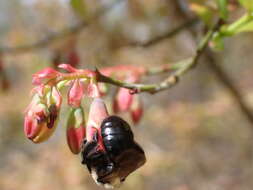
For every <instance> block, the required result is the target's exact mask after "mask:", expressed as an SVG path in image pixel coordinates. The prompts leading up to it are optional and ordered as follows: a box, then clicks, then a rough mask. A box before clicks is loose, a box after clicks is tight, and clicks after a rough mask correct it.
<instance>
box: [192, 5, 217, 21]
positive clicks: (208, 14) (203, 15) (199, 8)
mask: <svg viewBox="0 0 253 190" xmlns="http://www.w3.org/2000/svg"><path fill="white" fill-rule="evenodd" d="M190 9H191V10H192V11H193V12H194V13H195V14H197V15H198V16H199V17H200V19H201V20H202V21H203V22H204V23H205V24H207V25H210V24H211V22H212V18H213V15H214V13H213V11H211V10H210V9H209V8H208V7H206V6H203V5H200V4H197V3H191V5H190Z"/></svg>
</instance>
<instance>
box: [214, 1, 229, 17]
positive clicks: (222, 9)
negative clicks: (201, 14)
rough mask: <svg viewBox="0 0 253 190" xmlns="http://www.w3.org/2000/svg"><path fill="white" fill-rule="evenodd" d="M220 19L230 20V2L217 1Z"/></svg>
mask: <svg viewBox="0 0 253 190" xmlns="http://www.w3.org/2000/svg"><path fill="white" fill-rule="evenodd" d="M216 1H217V5H218V8H219V14H220V17H221V18H222V19H224V20H226V19H227V18H228V0H216Z"/></svg>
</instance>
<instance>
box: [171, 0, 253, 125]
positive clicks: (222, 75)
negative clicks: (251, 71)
mask: <svg viewBox="0 0 253 190" xmlns="http://www.w3.org/2000/svg"><path fill="white" fill-rule="evenodd" d="M175 2H176V5H177V8H178V10H179V12H180V14H181V15H182V16H183V17H184V19H188V15H187V13H185V11H184V10H183V8H182V7H181V6H180V3H179V2H178V1H175ZM189 31H190V34H191V35H192V37H194V36H195V32H194V31H193V30H189ZM205 58H206V60H207V64H208V66H209V68H210V69H211V70H212V71H213V72H214V73H215V75H216V77H217V79H219V81H220V82H221V83H222V84H223V85H224V86H225V87H226V88H227V89H228V90H229V91H230V94H231V96H232V97H233V98H234V100H235V102H236V103H237V104H238V106H239V108H240V110H241V112H242V113H243V114H244V115H245V116H246V117H247V119H248V121H249V122H250V123H251V124H253V112H252V110H251V109H250V108H249V106H248V105H247V103H246V101H245V100H244V97H243V96H242V94H241V93H240V90H239V89H238V88H237V86H236V85H235V84H234V83H233V82H232V81H231V79H230V76H229V75H228V74H227V73H226V72H225V71H224V69H223V68H222V67H221V66H220V65H219V64H218V63H217V61H216V60H215V59H214V57H213V54H212V52H211V51H210V50H208V51H207V52H206V53H205Z"/></svg>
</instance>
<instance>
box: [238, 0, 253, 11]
mask: <svg viewBox="0 0 253 190" xmlns="http://www.w3.org/2000/svg"><path fill="white" fill-rule="evenodd" d="M239 3H240V4H241V5H242V6H243V7H244V8H246V9H247V10H249V11H253V0H239Z"/></svg>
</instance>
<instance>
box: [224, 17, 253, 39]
mask: <svg viewBox="0 0 253 190" xmlns="http://www.w3.org/2000/svg"><path fill="white" fill-rule="evenodd" d="M251 31H253V16H251V15H249V14H246V15H244V16H242V17H241V18H239V19H238V20H236V21H235V22H234V23H232V24H230V25H228V26H227V27H224V28H223V29H222V33H223V35H227V36H231V35H235V34H239V33H241V32H251Z"/></svg>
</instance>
